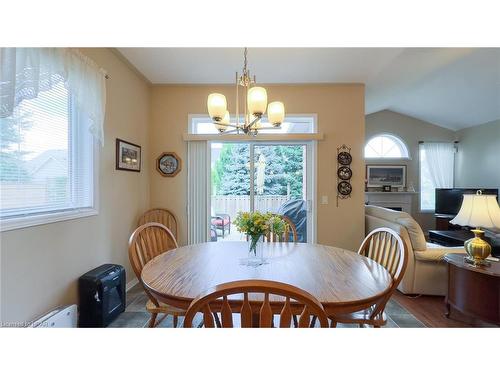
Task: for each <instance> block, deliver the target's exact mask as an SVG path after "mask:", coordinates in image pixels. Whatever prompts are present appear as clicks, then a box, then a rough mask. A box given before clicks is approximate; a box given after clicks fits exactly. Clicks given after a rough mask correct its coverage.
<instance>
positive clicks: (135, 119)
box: [0, 49, 152, 322]
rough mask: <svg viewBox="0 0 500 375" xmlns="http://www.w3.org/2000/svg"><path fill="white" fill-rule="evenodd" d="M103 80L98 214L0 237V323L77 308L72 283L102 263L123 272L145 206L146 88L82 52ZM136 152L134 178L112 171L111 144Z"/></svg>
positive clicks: (107, 57)
mask: <svg viewBox="0 0 500 375" xmlns="http://www.w3.org/2000/svg"><path fill="white" fill-rule="evenodd" d="M82 51H83V52H84V53H85V54H86V55H88V56H89V57H90V58H92V59H93V60H94V61H95V62H96V63H97V64H98V65H99V66H101V67H103V68H104V69H105V70H106V71H107V72H108V74H109V75H110V76H111V79H110V80H108V81H107V107H106V120H105V125H104V129H105V146H104V148H102V149H101V152H100V209H99V215H97V216H92V217H88V218H82V219H76V220H70V221H64V222H59V223H54V224H47V225H40V226H36V227H30V228H25V229H19V230H13V231H9V232H3V233H1V250H0V251H1V262H0V264H1V288H2V294H1V301H2V304H1V319H2V321H4V322H19V321H25V320H30V319H33V318H35V317H36V316H38V315H40V314H42V313H44V312H46V311H47V310H50V309H52V308H54V307H56V306H57V305H60V304H67V303H76V302H77V289H76V287H77V284H76V281H77V279H78V277H79V276H80V275H82V274H83V273H85V272H86V271H88V270H90V269H92V268H94V267H96V266H98V265H100V264H102V263H118V264H122V265H124V266H125V267H126V271H127V279H128V280H130V279H131V278H132V277H133V272H132V270H131V269H130V267H129V262H128V255H127V240H128V237H129V235H130V233H131V231H132V230H133V228H134V224H135V222H136V220H137V217H138V215H139V214H140V213H141V212H143V211H144V210H146V209H147V208H148V207H149V171H150V169H151V166H152V163H150V161H149V158H148V155H150V152H149V148H148V143H149V134H148V125H149V105H150V87H149V86H148V85H147V84H146V83H145V82H144V81H143V80H142V79H141V78H139V77H138V76H137V75H136V74H135V73H134V72H132V71H131V70H130V69H129V68H128V67H127V65H126V64H124V63H123V62H122V61H121V60H120V59H119V58H118V57H117V56H116V55H115V54H114V53H113V52H112V51H111V50H109V49H84V50H82ZM117 137H118V138H122V139H125V140H128V141H130V142H133V143H136V144H139V145H141V146H142V152H143V165H142V169H143V170H142V172H141V173H135V172H125V171H116V170H115V138H117Z"/></svg>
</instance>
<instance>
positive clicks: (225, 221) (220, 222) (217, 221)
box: [212, 219, 229, 226]
mask: <svg viewBox="0 0 500 375" xmlns="http://www.w3.org/2000/svg"><path fill="white" fill-rule="evenodd" d="M212 224H213V225H219V226H220V225H227V224H229V219H212Z"/></svg>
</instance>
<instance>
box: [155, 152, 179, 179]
mask: <svg viewBox="0 0 500 375" xmlns="http://www.w3.org/2000/svg"><path fill="white" fill-rule="evenodd" d="M156 169H157V171H158V172H160V174H161V175H162V176H164V177H174V176H175V175H176V174H177V173H179V172H180V171H181V158H179V157H178V156H177V154H176V153H175V152H164V153H163V154H161V155H160V156H159V157H158V159H156Z"/></svg>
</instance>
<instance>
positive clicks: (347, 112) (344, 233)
mask: <svg viewBox="0 0 500 375" xmlns="http://www.w3.org/2000/svg"><path fill="white" fill-rule="evenodd" d="M266 88H267V92H268V97H269V99H270V100H281V101H283V102H284V103H285V106H286V110H287V113H289V114H292V113H316V114H317V116H318V128H319V131H320V132H323V133H324V134H325V140H324V141H319V142H318V186H317V197H318V198H319V197H320V196H322V195H327V196H328V197H329V204H328V205H320V204H319V202H318V226H317V239H318V242H319V243H323V244H328V245H335V246H340V247H344V248H348V249H357V248H358V246H359V244H360V242H361V240H362V238H363V234H364V211H363V203H364V197H363V196H364V194H363V186H364V185H363V181H364V161H363V155H362V149H363V144H364V142H363V140H364V128H365V126H364V86H363V85H361V84H331V85H274V86H273V85H266ZM214 91H217V92H221V93H223V94H225V95H226V97H227V99H228V106H229V108H230V109H232V110H233V111H234V108H235V103H234V87H233V86H201V85H198V86H194V85H193V86H186V85H184V86H181V85H165V86H154V87H153V91H152V108H151V109H152V112H151V115H152V117H151V120H152V122H151V131H150V152H151V153H150V160H151V161H152V162H153V161H154V160H155V159H156V158H157V157H158V156H159V155H160V154H161V153H162V152H165V151H174V152H176V153H177V154H178V155H179V156H180V157H181V158H182V160H183V169H182V171H181V172H180V173H179V174H178V175H177V176H176V177H174V178H166V177H162V176H160V174H159V173H157V172H156V170H155V169H154V166H151V168H150V173H151V205H152V206H153V207H165V208H168V209H171V210H172V211H173V212H174V213H175V214H176V215H177V217H178V218H179V227H180V233H179V242H180V243H181V244H185V243H186V240H187V233H186V227H187V220H186V190H187V173H186V152H187V146H186V142H184V141H183V139H182V134H183V133H185V132H187V127H188V115H189V114H190V113H191V114H200V113H206V100H207V95H208V94H209V93H211V92H214ZM343 143H345V144H347V145H348V146H351V147H352V154H353V180H352V183H353V187H354V190H353V196H352V198H351V199H348V200H345V201H341V202H340V206H339V207H338V208H337V207H336V205H335V196H336V177H335V176H336V174H335V173H336V171H335V168H336V148H337V147H338V146H340V145H342V144H343Z"/></svg>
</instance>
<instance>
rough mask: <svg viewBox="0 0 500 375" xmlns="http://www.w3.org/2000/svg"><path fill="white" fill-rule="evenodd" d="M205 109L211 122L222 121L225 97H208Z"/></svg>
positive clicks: (214, 94)
mask: <svg viewBox="0 0 500 375" xmlns="http://www.w3.org/2000/svg"><path fill="white" fill-rule="evenodd" d="M207 107H208V114H209V115H210V118H211V119H212V120H215V121H220V120H222V119H223V118H224V115H225V114H226V110H227V102H226V97H225V96H224V95H222V94H218V93H213V94H210V95H208V99H207Z"/></svg>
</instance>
